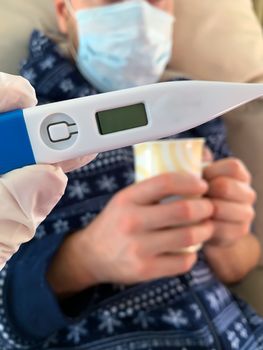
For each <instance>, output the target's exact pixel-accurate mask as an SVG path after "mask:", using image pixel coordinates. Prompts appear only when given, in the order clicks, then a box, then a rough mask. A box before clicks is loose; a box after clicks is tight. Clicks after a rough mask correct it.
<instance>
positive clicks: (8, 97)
mask: <svg viewBox="0 0 263 350" xmlns="http://www.w3.org/2000/svg"><path fill="white" fill-rule="evenodd" d="M36 103H37V99H36V94H35V90H34V89H33V87H32V86H31V85H30V83H29V82H28V81H27V80H26V79H24V78H23V77H20V76H16V75H10V74H6V73H1V72H0V113H2V112H6V111H10V110H13V109H17V108H27V107H32V106H35V105H36ZM96 156H97V155H96V154H92V155H87V156H84V157H79V158H76V159H71V160H68V161H64V162H60V163H58V164H57V165H58V166H60V167H61V168H62V169H63V171H64V172H65V173H67V172H69V171H72V170H75V169H78V168H81V167H83V166H84V165H86V164H88V163H90V162H91V161H92V160H93V159H94V158H95V157H96Z"/></svg>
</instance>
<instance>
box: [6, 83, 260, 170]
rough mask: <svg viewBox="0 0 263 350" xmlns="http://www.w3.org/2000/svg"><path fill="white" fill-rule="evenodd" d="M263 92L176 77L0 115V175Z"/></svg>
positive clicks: (139, 138)
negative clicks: (175, 78) (161, 81)
mask: <svg viewBox="0 0 263 350" xmlns="http://www.w3.org/2000/svg"><path fill="white" fill-rule="evenodd" d="M261 96H263V84H239V83H219V82H201V81H177V82H167V83H159V84H154V85H146V86H141V87H136V88H131V89H127V90H120V91H114V92H109V93H104V94H99V95H94V96H88V97H83V98H78V99H73V100H68V101H62V102H57V103H51V104H47V105H43V106H37V107H33V108H28V109H24V110H15V111H12V112H8V113H3V114H0V135H1V137H0V147H1V156H0V174H3V173H6V172H8V171H11V170H13V169H17V168H20V167H23V166H25V165H31V164H36V163H48V164H52V163H56V162H60V161H63V160H68V159H73V158H75V157H80V156H83V155H87V154H92V153H98V152H103V151H107V150H112V149H116V148H120V147H124V146H129V145H133V144H136V143H140V142H144V141H149V140H156V139H159V138H162V137H167V136H170V135H174V134H177V133H179V132H182V131H185V130H187V129H190V128H193V127H195V126H197V125H200V124H203V123H205V122H208V121H209V120H211V119H213V118H215V117H217V116H219V115H221V114H224V113H225V112H228V111H230V110H232V109H234V108H236V107H238V106H240V105H242V104H245V103H247V102H249V101H252V100H254V99H257V98H259V97H261Z"/></svg>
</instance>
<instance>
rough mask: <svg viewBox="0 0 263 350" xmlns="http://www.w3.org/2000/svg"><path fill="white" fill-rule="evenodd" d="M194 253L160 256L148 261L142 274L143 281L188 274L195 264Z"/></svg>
mask: <svg viewBox="0 0 263 350" xmlns="http://www.w3.org/2000/svg"><path fill="white" fill-rule="evenodd" d="M196 260H197V255H196V254H195V253H191V254H190V253H189V254H178V255H161V256H159V257H157V258H156V259H154V260H151V261H149V263H148V265H147V264H146V266H145V273H144V274H143V276H144V279H145V280H152V279H158V278H163V277H169V276H178V275H183V274H185V273H187V272H189V271H190V270H191V269H192V267H193V266H194V264H195V263H196Z"/></svg>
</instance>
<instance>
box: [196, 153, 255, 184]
mask: <svg viewBox="0 0 263 350" xmlns="http://www.w3.org/2000/svg"><path fill="white" fill-rule="evenodd" d="M203 176H204V179H205V180H207V181H211V180H212V179H214V178H216V177H219V176H227V177H232V178H234V179H236V180H239V181H243V182H247V183H250V182H251V176H250V173H249V171H248V170H247V168H246V166H245V165H244V164H243V163H242V162H241V161H240V160H238V159H235V158H227V159H222V160H219V161H217V162H214V163H212V164H211V165H209V166H207V167H206V168H205V169H204V172H203Z"/></svg>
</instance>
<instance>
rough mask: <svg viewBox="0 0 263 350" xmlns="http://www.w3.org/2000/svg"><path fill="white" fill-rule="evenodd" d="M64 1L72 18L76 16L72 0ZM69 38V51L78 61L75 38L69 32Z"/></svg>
mask: <svg viewBox="0 0 263 350" xmlns="http://www.w3.org/2000/svg"><path fill="white" fill-rule="evenodd" d="M64 3H65V6H66V8H67V10H68V12H69V15H70V16H71V17H72V18H76V16H75V10H74V7H73V5H72V3H71V0H64ZM69 39H70V40H69V41H68V52H69V54H70V55H71V56H72V58H73V59H74V60H75V61H76V59H77V55H78V53H77V49H76V48H75V46H74V44H73V40H72V37H71V35H70V34H69Z"/></svg>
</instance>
